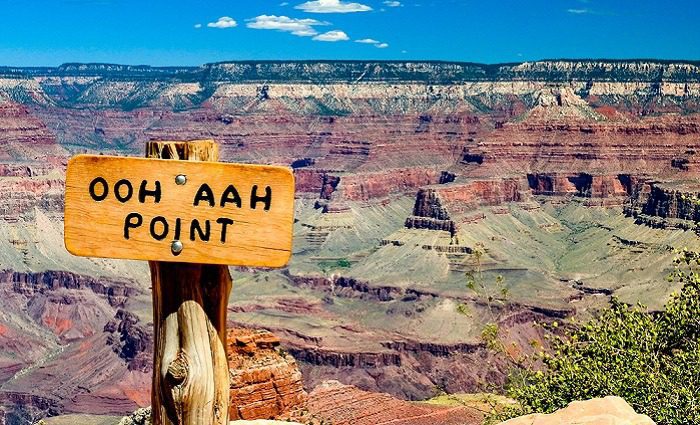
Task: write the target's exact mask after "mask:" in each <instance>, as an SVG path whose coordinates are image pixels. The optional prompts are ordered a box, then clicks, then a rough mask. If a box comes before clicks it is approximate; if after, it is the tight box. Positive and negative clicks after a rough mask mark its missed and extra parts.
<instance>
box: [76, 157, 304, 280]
mask: <svg viewBox="0 0 700 425" xmlns="http://www.w3.org/2000/svg"><path fill="white" fill-rule="evenodd" d="M65 204H66V205H65V244H66V248H67V249H68V251H69V252H71V253H72V254H75V255H79V256H84V257H105V258H124V259H134V260H153V261H169V262H183V263H201V264H227V265H246V266H256V267H281V266H283V265H285V264H286V263H287V262H288V261H289V257H290V255H291V249H292V225H293V220H294V176H293V174H292V172H291V170H290V169H288V168H286V167H277V166H263V165H242V164H226V163H219V162H195V161H175V160H162V159H145V158H124V157H110V156H93V155H80V156H76V157H74V158H73V159H72V160H71V161H70V162H69V164H68V170H67V172H66V199H65Z"/></svg>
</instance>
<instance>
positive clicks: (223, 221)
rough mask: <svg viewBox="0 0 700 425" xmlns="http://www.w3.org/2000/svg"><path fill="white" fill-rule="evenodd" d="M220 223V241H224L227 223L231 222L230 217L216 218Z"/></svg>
mask: <svg viewBox="0 0 700 425" xmlns="http://www.w3.org/2000/svg"><path fill="white" fill-rule="evenodd" d="M216 222H217V223H219V224H220V225H221V243H226V230H227V228H228V226H229V225H231V224H233V220H231V219H230V218H225V217H221V218H219V219H217V220H216Z"/></svg>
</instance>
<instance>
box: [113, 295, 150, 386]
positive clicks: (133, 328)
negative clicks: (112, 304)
mask: <svg viewBox="0 0 700 425" xmlns="http://www.w3.org/2000/svg"><path fill="white" fill-rule="evenodd" d="M104 331H105V332H106V333H107V334H108V336H107V344H108V345H110V346H111V347H112V350H113V351H114V352H115V353H117V355H118V356H119V357H120V358H122V359H124V361H126V362H127V364H128V365H129V370H138V371H141V372H144V373H150V372H151V371H152V369H153V364H152V363H153V361H152V357H153V328H152V326H150V325H149V326H143V325H141V324H140V323H139V318H138V317H136V315H135V314H133V313H130V312H128V311H126V310H122V309H120V310H118V311H117V314H116V315H115V316H114V319H112V320H110V321H109V322H107V324H106V325H105V327H104Z"/></svg>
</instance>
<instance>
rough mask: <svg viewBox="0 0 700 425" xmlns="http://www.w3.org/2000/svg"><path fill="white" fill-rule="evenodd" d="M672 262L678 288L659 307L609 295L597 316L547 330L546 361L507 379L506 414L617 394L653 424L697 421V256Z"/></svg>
mask: <svg viewBox="0 0 700 425" xmlns="http://www.w3.org/2000/svg"><path fill="white" fill-rule="evenodd" d="M676 264H677V266H678V267H677V269H676V272H675V273H674V274H673V276H672V280H673V279H676V280H679V281H680V282H682V283H683V287H682V289H681V291H680V292H679V293H676V294H673V295H672V296H671V298H670V300H669V301H668V303H667V305H666V308H665V309H664V310H663V311H661V312H648V311H647V309H646V308H645V307H644V306H642V305H637V306H628V305H626V304H623V303H621V302H619V301H617V300H615V299H613V301H612V305H611V308H610V309H608V310H605V311H604V312H602V313H601V314H600V315H599V316H598V317H597V318H595V319H593V320H591V321H589V322H588V323H585V324H581V325H580V326H573V327H572V329H571V330H569V331H567V332H566V333H565V335H564V336H563V337H557V336H552V349H551V350H550V351H549V352H548V353H549V354H543V355H542V361H543V363H544V366H545V367H544V368H542V370H540V371H537V370H528V371H525V372H524V373H523V371H518V372H519V373H517V378H514V379H513V380H512V381H511V384H510V385H509V388H508V393H509V395H510V396H511V397H513V398H515V399H516V400H518V401H519V403H520V407H519V408H517V409H510V411H509V412H506V413H505V414H504V415H503V416H504V417H512V416H516V415H520V414H526V413H532V412H544V413H549V412H552V411H555V410H557V409H560V408H562V407H565V406H566V405H567V404H569V403H570V402H572V401H574V400H586V399H590V398H594V397H605V396H609V395H616V396H620V397H622V398H624V399H625V400H626V401H627V402H628V403H629V404H630V405H631V406H632V407H634V409H635V410H636V411H637V412H639V413H645V414H647V415H649V416H650V417H651V418H652V419H654V420H655V421H656V422H657V423H658V424H661V425H664V424H700V344H699V342H700V275H698V273H697V272H696V271H695V270H694V267H695V266H697V265H700V255H698V253H695V252H690V251H687V250H684V251H682V252H681V253H680V255H679V256H678V258H677V259H676ZM514 376H515V374H514Z"/></svg>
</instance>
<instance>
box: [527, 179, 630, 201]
mask: <svg viewBox="0 0 700 425" xmlns="http://www.w3.org/2000/svg"><path fill="white" fill-rule="evenodd" d="M527 178H528V183H529V185H530V189H532V192H533V194H535V195H554V196H562V195H577V196H583V197H589V198H610V197H615V196H627V195H629V190H630V188H629V186H628V181H629V176H628V175H614V176H610V175H590V174H587V173H580V174H557V173H536V174H528V176H527Z"/></svg>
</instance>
